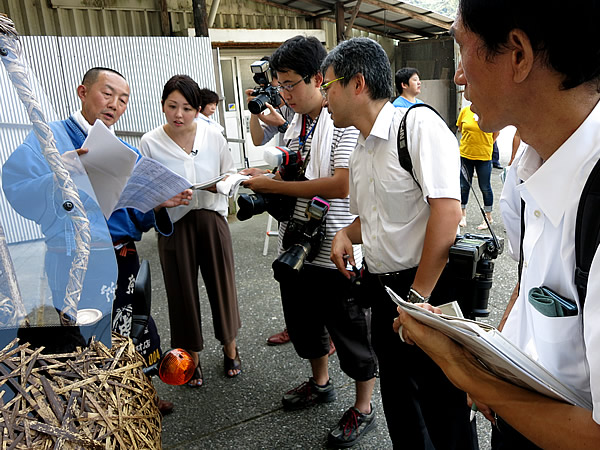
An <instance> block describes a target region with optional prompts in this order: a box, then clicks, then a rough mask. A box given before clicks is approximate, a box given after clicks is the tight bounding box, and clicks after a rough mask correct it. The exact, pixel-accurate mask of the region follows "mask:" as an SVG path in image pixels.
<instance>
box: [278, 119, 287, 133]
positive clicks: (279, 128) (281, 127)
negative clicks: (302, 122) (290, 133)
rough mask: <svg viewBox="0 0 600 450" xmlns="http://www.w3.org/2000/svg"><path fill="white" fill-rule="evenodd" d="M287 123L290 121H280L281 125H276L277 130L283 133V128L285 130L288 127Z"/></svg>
mask: <svg viewBox="0 0 600 450" xmlns="http://www.w3.org/2000/svg"><path fill="white" fill-rule="evenodd" d="M289 124H290V123H289V122H288V121H287V120H286V121H285V122H284V123H282V124H281V125H279V126H278V127H277V131H279V132H280V133H285V130H287V129H288V125H289Z"/></svg>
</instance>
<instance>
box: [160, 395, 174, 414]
mask: <svg viewBox="0 0 600 450" xmlns="http://www.w3.org/2000/svg"><path fill="white" fill-rule="evenodd" d="M156 406H158V410H159V411H160V414H161V415H162V416H166V415H167V414H171V413H172V412H173V407H174V406H175V405H173V402H169V401H167V400H161V399H158V402H157V403H156Z"/></svg>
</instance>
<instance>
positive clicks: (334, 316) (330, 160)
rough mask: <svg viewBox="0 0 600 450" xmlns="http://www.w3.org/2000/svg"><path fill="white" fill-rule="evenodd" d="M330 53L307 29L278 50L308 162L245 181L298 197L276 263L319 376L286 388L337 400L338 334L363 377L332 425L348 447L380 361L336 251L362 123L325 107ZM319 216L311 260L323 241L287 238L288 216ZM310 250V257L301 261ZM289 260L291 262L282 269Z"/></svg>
mask: <svg viewBox="0 0 600 450" xmlns="http://www.w3.org/2000/svg"><path fill="white" fill-rule="evenodd" d="M325 56H326V51H325V48H324V47H323V45H322V44H321V43H320V42H319V40H318V39H316V38H314V37H308V38H307V37H304V36H296V37H293V38H291V39H288V40H287V41H286V42H284V43H283V44H282V45H281V46H280V47H279V48H278V49H277V50H276V51H275V53H273V55H272V56H271V63H272V65H273V67H274V68H275V70H276V71H277V75H278V79H279V85H280V87H281V90H282V95H283V97H284V99H285V100H286V102H287V103H288V104H289V105H290V107H291V108H292V109H293V110H294V111H295V113H296V114H295V115H294V118H293V120H292V122H291V123H290V126H289V128H288V129H287V131H286V133H285V141H286V146H287V147H288V148H289V152H290V153H296V152H299V153H300V155H301V159H302V162H303V163H302V165H301V166H300V171H299V172H300V173H299V174H298V175H297V176H296V177H295V179H294V180H287V181H284V180H286V176H285V174H284V177H283V178H281V177H279V176H276V177H275V178H269V177H266V176H262V175H259V176H255V177H253V178H251V179H250V180H248V181H246V182H245V185H246V186H247V187H249V188H250V189H252V190H253V191H255V192H260V193H265V194H278V195H284V196H290V197H294V198H296V202H295V203H296V204H295V210H294V212H293V215H292V217H291V220H289V221H283V222H282V223H281V224H280V229H279V236H280V242H279V244H280V249H281V247H282V246H283V249H284V250H286V252H284V253H281V255H280V258H278V260H277V261H276V264H275V265H274V268H275V270H276V272H275V276H276V278H277V279H278V280H279V281H280V288H281V300H282V305H283V311H284V315H285V320H286V325H287V328H288V331H289V335H290V337H291V340H292V343H293V344H294V348H295V349H296V352H297V353H298V355H299V356H300V357H302V358H305V359H308V360H309V361H310V364H311V368H312V374H313V376H312V377H311V378H310V379H309V380H308V382H304V383H302V384H301V385H300V386H298V387H297V388H295V389H292V390H290V391H289V392H287V393H286V394H285V395H284V396H283V399H282V402H283V405H284V408H286V409H299V408H304V407H307V406H311V405H314V404H316V403H326V402H332V401H334V400H335V398H336V394H335V391H334V387H333V383H332V381H331V380H330V379H329V372H328V352H329V335H331V337H332V339H333V342H334V343H335V346H336V347H337V350H338V356H339V359H340V365H341V368H342V370H343V371H344V372H345V373H346V374H348V376H350V377H351V378H353V379H354V380H355V382H356V400H355V403H354V405H353V407H351V408H349V409H348V410H347V411H346V413H344V415H343V417H342V419H341V420H340V422H339V424H338V426H337V427H335V428H334V429H332V430H331V432H330V433H329V435H328V441H329V443H330V445H333V446H341V447H349V446H351V445H354V444H355V443H356V442H357V441H358V440H359V439H360V438H362V437H363V436H364V435H365V434H366V433H367V432H368V431H369V430H370V429H372V428H374V426H375V411H374V409H373V406H372V405H371V395H372V392H373V386H374V384H375V374H376V373H377V364H376V360H375V355H374V353H373V349H372V347H371V344H370V336H369V316H368V313H367V312H366V310H365V309H363V307H362V305H360V304H359V303H358V302H357V301H356V299H355V298H354V295H353V292H352V284H351V283H350V281H348V280H347V279H346V278H345V277H344V276H342V275H341V274H339V273H338V272H337V270H336V269H335V266H334V265H333V264H332V262H331V261H330V259H329V252H330V249H331V241H332V239H333V236H334V234H335V232H336V231H337V230H339V229H340V228H342V227H344V226H346V225H348V224H350V223H351V222H352V220H353V219H354V216H352V215H351V214H350V212H349V206H348V205H349V199H348V159H349V157H350V153H351V152H352V150H353V148H354V147H355V145H356V139H357V137H358V131H357V130H356V129H354V128H338V127H335V126H334V125H333V122H332V121H331V118H330V116H329V113H328V112H327V110H326V109H324V108H323V97H322V95H321V92H320V89H319V88H320V87H321V84H322V81H323V75H322V74H321V72H320V70H319V69H320V64H321V61H322V60H323V58H324V57H325ZM307 161H308V163H307ZM304 169H306V173H304ZM316 196H319V197H322V198H317V197H316ZM313 197H314V198H313ZM311 198H312V200H311ZM324 213H325V214H324ZM319 217H324V222H323V225H324V228H325V230H323V229H322V228H321V227H319V231H318V232H323V231H324V239H323V241H322V243H321V245H320V249H319V251H318V253H317V254H316V255H315V257H314V259H312V260H310V256H307V255H306V254H305V253H304V252H305V251H306V250H308V247H310V249H311V250H312V247H314V246H315V244H317V242H315V241H313V240H312V238H311V239H309V241H310V242H306V240H305V239H304V238H303V237H301V236H298V238H297V241H296V242H292V243H290V242H286V241H287V240H288V239H286V236H287V231H288V226H289V225H288V224H295V228H296V229H298V226H299V227H300V228H301V229H302V228H304V231H305V232H307V233H308V234H311V233H312V231H310V230H307V228H308V227H310V226H309V225H308V224H307V218H308V219H309V221H308V222H309V223H310V222H311V221H313V220H320V219H319ZM313 223H314V222H313ZM302 224H304V225H302ZM307 243H308V244H309V245H307ZM288 245H289V247H288ZM317 245H318V244H317ZM298 246H299V247H302V248H300V249H299V248H298ZM286 247H287V248H286ZM296 250H298V252H296ZM355 253H356V255H357V258H356V259H357V261H356V263H358V264H360V261H359V259H360V256H359V255H360V248H359V247H358V246H357V247H356V248H355ZM305 257H307V258H308V260H307V261H306V262H305V263H304V264H301V263H302V261H304V258H305ZM291 260H293V261H291ZM286 261H287V262H286ZM286 264H287V265H288V266H289V267H288V269H283V267H282V265H286ZM291 265H295V267H296V268H297V270H295V269H292V268H291ZM388 325H389V324H388Z"/></svg>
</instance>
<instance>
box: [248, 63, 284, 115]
mask: <svg viewBox="0 0 600 450" xmlns="http://www.w3.org/2000/svg"><path fill="white" fill-rule="evenodd" d="M250 70H251V71H252V73H253V74H254V75H253V78H254V82H255V83H256V84H258V86H257V87H255V88H254V91H252V96H253V97H255V98H253V99H252V100H250V101H249V102H248V109H249V110H250V112H251V113H252V114H260V113H261V112H263V111H264V110H265V109H267V105H266V103H270V104H271V105H272V106H273V107H277V106H278V105H279V102H280V100H279V99H280V96H279V88H277V87H275V86H272V85H271V83H272V82H273V73H272V72H271V70H270V69H269V61H256V62H253V63H252V64H251V65H250Z"/></svg>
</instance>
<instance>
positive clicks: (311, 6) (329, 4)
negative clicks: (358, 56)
mask: <svg viewBox="0 0 600 450" xmlns="http://www.w3.org/2000/svg"><path fill="white" fill-rule="evenodd" d="M253 1H254V2H257V3H263V4H266V5H270V6H274V7H277V8H281V9H286V10H289V11H293V12H296V13H298V14H303V15H306V16H307V19H309V20H318V19H320V20H326V21H330V22H334V23H336V24H337V25H338V27H337V29H338V30H337V35H338V39H340V38H341V39H344V38H346V37H349V36H350V29H351V28H356V29H358V30H361V31H366V32H369V33H373V34H376V35H380V36H385V37H388V38H391V39H397V40H399V41H413V40H417V39H423V38H432V37H438V36H444V35H447V33H448V30H449V29H450V26H451V25H452V22H453V19H451V18H449V17H446V16H443V15H441V14H437V13H435V12H433V11H428V10H426V9H423V8H419V7H418V6H414V5H411V4H410V3H406V2H398V1H392V0H348V1H343V0H342V1H335V0H253Z"/></svg>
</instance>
